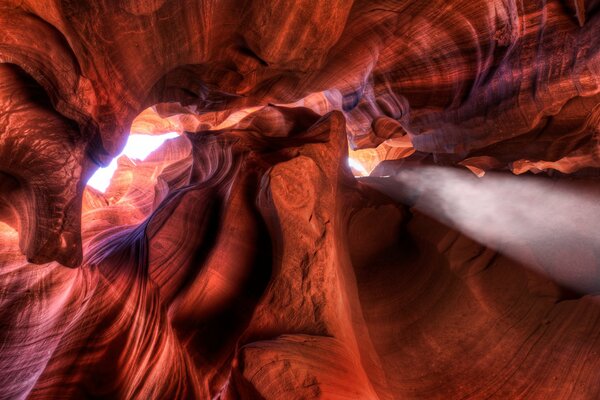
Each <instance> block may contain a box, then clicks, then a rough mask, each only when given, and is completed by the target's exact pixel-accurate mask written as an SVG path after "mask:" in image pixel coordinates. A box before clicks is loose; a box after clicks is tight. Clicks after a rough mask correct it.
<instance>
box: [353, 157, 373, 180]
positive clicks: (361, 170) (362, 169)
mask: <svg viewBox="0 0 600 400" xmlns="http://www.w3.org/2000/svg"><path fill="white" fill-rule="evenodd" d="M348 166H349V167H350V168H352V169H354V171H356V172H358V173H359V174H360V175H358V176H367V175H369V171H367V169H366V168H365V167H364V166H363V165H362V164H361V163H360V161H358V160H357V159H355V158H352V157H348Z"/></svg>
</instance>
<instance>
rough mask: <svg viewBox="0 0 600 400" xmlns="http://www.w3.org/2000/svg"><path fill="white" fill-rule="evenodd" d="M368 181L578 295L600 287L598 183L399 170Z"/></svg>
mask: <svg viewBox="0 0 600 400" xmlns="http://www.w3.org/2000/svg"><path fill="white" fill-rule="evenodd" d="M385 172H386V174H389V175H390V177H373V176H371V177H366V178H361V181H362V182H365V183H367V184H368V185H370V186H372V187H374V188H376V189H378V190H380V191H382V192H384V193H386V194H388V195H389V196H390V197H392V198H393V199H395V200H397V201H399V202H402V203H404V204H408V205H411V206H413V207H414V208H415V209H417V210H419V211H421V212H423V213H425V214H427V215H429V216H431V217H433V218H435V219H437V220H438V221H441V222H443V223H445V224H447V225H449V226H451V227H453V228H455V229H457V230H459V231H461V232H463V233H465V234H466V235H468V236H470V237H471V238H473V239H474V240H476V241H478V242H480V243H482V244H484V245H487V246H489V247H491V248H494V249H496V250H498V251H499V252H501V253H503V254H505V255H507V256H509V257H511V258H513V259H515V260H517V261H520V262H521V263H522V264H524V265H526V266H528V267H530V268H533V269H534V270H536V271H537V272H538V273H541V274H543V275H544V276H547V277H550V278H551V279H552V280H554V281H555V282H557V283H559V284H560V285H562V286H565V287H569V288H571V289H573V290H575V291H577V292H579V293H599V292H600V181H597V180H573V179H568V178H562V179H558V180H556V179H550V178H547V177H540V176H515V175H512V174H508V173H507V174H502V173H493V172H491V173H490V172H488V173H487V174H486V175H485V176H484V177H482V178H477V177H475V176H474V175H472V174H471V173H470V172H467V171H464V170H458V169H454V168H445V167H432V166H418V167H400V168H397V169H395V170H393V171H392V172H390V171H389V170H386V171H385Z"/></svg>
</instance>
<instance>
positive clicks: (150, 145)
mask: <svg viewBox="0 0 600 400" xmlns="http://www.w3.org/2000/svg"><path fill="white" fill-rule="evenodd" d="M178 136H179V134H178V133H177V132H169V133H165V134H163V135H135V134H134V135H129V139H127V143H126V144H125V148H124V149H123V151H122V152H121V153H120V154H119V155H117V156H116V157H115V158H113V160H112V161H111V163H110V164H109V165H108V166H107V167H104V168H99V169H98V170H97V171H96V172H95V173H94V175H92V177H91V178H90V180H89V181H88V183H87V184H88V185H89V186H91V187H93V188H94V189H96V190H99V191H101V192H103V193H104V192H105V191H106V189H107V188H108V185H110V180H111V178H112V176H113V175H114V173H115V171H116V170H117V160H118V159H119V158H120V157H121V156H127V157H129V158H130V159H132V160H141V161H143V160H145V159H146V157H148V156H149V155H150V153H152V152H153V151H154V150H156V149H158V148H159V147H160V146H161V145H162V144H163V143H164V141H165V140H167V139H173V138H176V137H178Z"/></svg>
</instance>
